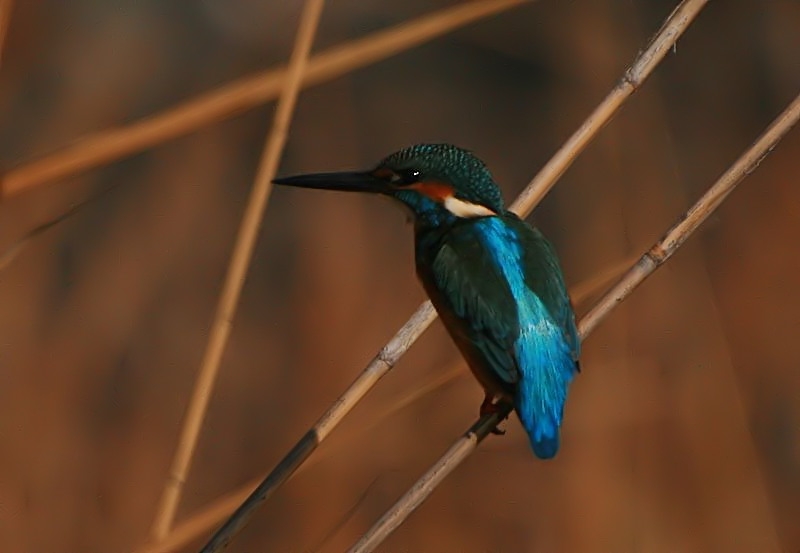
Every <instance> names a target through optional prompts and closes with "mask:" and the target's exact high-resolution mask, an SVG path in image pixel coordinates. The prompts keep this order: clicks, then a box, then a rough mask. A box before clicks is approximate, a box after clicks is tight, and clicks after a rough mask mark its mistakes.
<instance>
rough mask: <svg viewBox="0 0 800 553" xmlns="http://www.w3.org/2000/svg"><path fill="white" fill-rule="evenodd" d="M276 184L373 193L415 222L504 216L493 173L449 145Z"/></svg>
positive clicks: (428, 146)
mask: <svg viewBox="0 0 800 553" xmlns="http://www.w3.org/2000/svg"><path fill="white" fill-rule="evenodd" d="M274 182H275V183H276V184H283V185H288V186H297V187H302V188H319V189H324V190H344V191H354V192H372V193H376V194H384V195H387V196H391V197H393V198H395V199H397V200H399V201H401V202H403V203H404V204H406V205H407V206H408V207H410V208H411V210H412V211H413V213H414V215H415V217H416V219H417V221H418V222H419V223H422V224H428V225H434V226H435V225H439V224H443V223H447V222H452V221H453V220H455V219H459V218H461V219H464V218H473V217H486V216H490V215H495V214H500V213H502V212H503V209H504V208H503V197H502V195H501V194H500V189H499V188H498V186H497V184H495V182H494V179H493V178H492V175H491V173H489V170H488V169H487V168H486V165H484V164H483V162H482V161H481V160H479V159H478V158H477V157H475V156H474V155H473V154H472V153H470V152H469V151H467V150H464V149H462V148H458V147H456V146H452V145H450V144H417V145H416V146H410V147H408V148H405V149H403V150H400V151H399V152H395V153H394V154H392V155H390V156H388V157H387V158H385V159H384V160H383V161H381V162H380V163H379V164H378V166H377V167H376V168H375V169H372V170H371V171H364V172H352V173H319V174H313V175H299V176H295V177H286V178H282V179H276V180H275V181H274Z"/></svg>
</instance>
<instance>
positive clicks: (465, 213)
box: [444, 196, 497, 219]
mask: <svg viewBox="0 0 800 553" xmlns="http://www.w3.org/2000/svg"><path fill="white" fill-rule="evenodd" d="M444 208H445V209H446V210H447V211H449V212H450V213H452V214H453V215H455V216H456V217H461V218H462V219H471V218H473V217H488V216H490V215H497V213H495V212H494V211H492V210H491V209H489V208H488V207H486V206H483V205H478V204H473V203H471V202H467V201H464V200H459V199H458V198H456V197H455V196H448V197H446V198H445V199H444Z"/></svg>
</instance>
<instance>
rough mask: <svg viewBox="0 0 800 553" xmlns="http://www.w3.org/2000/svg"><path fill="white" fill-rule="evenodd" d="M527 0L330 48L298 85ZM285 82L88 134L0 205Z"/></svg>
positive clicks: (16, 180)
mask: <svg viewBox="0 0 800 553" xmlns="http://www.w3.org/2000/svg"><path fill="white" fill-rule="evenodd" d="M2 1H3V0H0V2H2ZM6 1H8V0H6ZM527 1H528V0H475V1H473V2H468V3H465V4H458V5H455V6H453V7H450V8H446V9H442V10H439V11H437V12H434V13H433V14H429V15H425V16H422V17H420V18H418V19H415V20H413V21H411V22H406V23H401V24H400V25H396V26H394V27H392V28H390V29H388V30H385V31H378V32H375V33H372V34H370V35H368V36H366V37H364V38H361V39H357V40H353V41H350V42H348V43H347V44H344V45H342V46H337V47H334V48H330V49H328V50H326V51H325V52H322V53H321V54H318V55H316V56H314V57H312V58H311V59H310V60H309V61H308V67H307V69H306V71H305V73H304V74H303V80H302V84H303V86H304V87H307V86H311V85H315V84H319V83H322V82H325V81H328V80H331V79H334V78H336V77H339V76H341V75H344V74H347V73H350V72H352V71H354V70H356V69H359V68H361V67H364V66H367V65H370V64H372V63H376V62H378V61H381V60H383V59H386V58H388V57H390V56H393V55H395V54H399V53H401V52H405V51H406V50H409V49H410V48H413V47H415V46H418V45H420V44H422V43H425V42H427V41H429V40H433V39H434V38H437V37H439V36H442V35H444V34H446V33H449V32H450V31H453V30H455V29H457V28H459V27H463V26H465V25H467V24H469V23H472V22H474V21H478V20H480V19H483V18H486V17H489V16H491V15H495V14H498V13H500V12H502V11H505V10H508V9H510V8H513V7H515V6H519V5H521V4H524V3H526V2H527ZM286 77H287V69H286V68H283V67H281V68H278V69H272V70H269V71H265V72H263V73H260V74H258V75H255V76H252V77H247V78H244V79H240V80H238V81H236V82H233V83H231V84H228V85H225V86H222V87H220V88H218V89H216V90H214V91H212V92H209V93H206V94H203V95H201V96H199V97H196V98H194V99H192V100H188V101H185V102H182V103H181V104H180V105H178V106H177V107H174V108H171V109H167V110H165V111H162V112H160V113H157V114H154V115H150V116H149V117H145V118H144V119H141V120H139V121H136V122H134V123H132V124H130V125H126V126H124V127H120V128H117V129H107V130H104V131H100V132H97V133H93V134H90V135H88V136H86V137H83V138H81V139H79V140H76V141H75V142H74V143H72V144H70V145H69V146H65V147H64V148H63V149H61V150H59V151H57V152H55V153H52V154H50V155H47V156H44V157H42V158H40V159H37V160H33V161H30V162H28V163H24V164H22V165H19V166H17V167H14V168H12V169H10V170H8V171H7V172H5V174H3V175H2V178H1V179H0V204H2V203H3V202H4V201H6V200H8V199H9V198H11V197H13V196H16V195H17V194H20V193H22V192H25V191H26V190H28V189H30V188H33V187H36V186H41V185H43V184H45V183H48V182H50V181H53V180H56V179H62V178H65V177H67V176H70V175H74V174H76V173H79V172H81V171H87V170H89V169H92V168H94V167H98V166H101V165H104V164H106V163H110V162H113V161H115V160H118V159H120V158H123V157H126V156H129V155H133V154H135V153H136V152H139V151H141V150H144V149H147V148H150V147H153V146H157V145H159V144H162V143H163V142H165V141H167V140H170V139H173V138H177V137H179V136H183V135H185V134H188V133H190V132H192V131H194V130H197V129H199V128H201V127H203V126H205V125H209V124H211V123H215V122H217V121H221V120H224V119H227V118H230V117H233V116H235V115H238V114H240V113H242V112H244V111H247V110H248V109H252V108H255V107H257V106H259V105H261V104H263V103H265V102H267V101H269V100H272V99H273V98H276V97H277V96H278V94H279V93H280V92H281V90H282V88H283V86H284V81H285V80H286Z"/></svg>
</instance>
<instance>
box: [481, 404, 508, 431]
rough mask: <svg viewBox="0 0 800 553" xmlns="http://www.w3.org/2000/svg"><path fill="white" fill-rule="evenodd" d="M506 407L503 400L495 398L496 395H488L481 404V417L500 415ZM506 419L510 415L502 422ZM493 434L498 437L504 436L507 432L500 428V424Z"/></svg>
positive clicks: (493, 429)
mask: <svg viewBox="0 0 800 553" xmlns="http://www.w3.org/2000/svg"><path fill="white" fill-rule="evenodd" d="M504 406H505V405H504V400H503V399H502V398H500V397H498V396H495V395H494V394H486V397H485V398H484V399H483V403H481V417H483V416H488V415H494V414H495V413H500V412H501V411H502V410H503V407H504ZM506 417H508V415H505V416H504V417H503V418H502V419H501V420H500V422H502V421H504V420H505V419H506ZM491 432H492V434H495V435H497V436H503V435H504V434H505V433H506V431H505V430H503V429H502V428H499V423H498V426H496V427H494V428H492V431H491Z"/></svg>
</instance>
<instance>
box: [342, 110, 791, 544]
mask: <svg viewBox="0 0 800 553" xmlns="http://www.w3.org/2000/svg"><path fill="white" fill-rule="evenodd" d="M798 119H800V96H798V97H797V98H795V100H794V101H793V102H792V103H791V104H790V105H789V107H787V108H786V110H785V111H784V112H783V113H782V114H781V115H780V116H779V117H778V118H777V119H776V120H775V121H773V123H772V124H771V125H770V126H769V127H768V128H767V130H766V131H765V132H764V134H762V135H761V136H760V137H759V138H758V140H756V142H755V143H753V145H752V146H750V148H749V149H748V150H747V151H746V152H745V153H744V154H742V156H741V157H740V158H739V159H738V160H737V161H736V162H735V163H734V164H733V165H732V166H731V167H730V168H729V169H728V170H727V171H726V172H725V174H723V175H722V176H721V177H720V178H719V180H718V181H717V182H715V183H714V185H713V186H711V188H709V189H708V191H707V192H706V193H705V194H704V195H703V197H702V198H700V200H699V201H698V202H697V203H696V204H695V205H694V206H692V207H691V208H690V209H689V211H687V212H686V213H685V214H684V215H683V216H682V217H680V218H679V219H678V222H677V223H676V224H675V225H674V226H673V227H672V228H671V229H669V230H668V231H667V233H666V234H665V235H664V237H663V238H662V239H661V240H659V241H658V242H657V243H656V244H654V245H653V247H652V248H650V249H649V250H648V251H647V252H645V254H644V255H643V256H642V257H641V258H640V259H639V261H638V262H637V263H636V264H635V265H633V267H631V268H630V270H629V271H628V272H627V273H626V274H625V275H624V276H623V277H622V278H621V279H620V281H619V282H618V283H617V284H616V285H615V286H614V287H612V288H611V289H610V290H609V291H608V292H607V293H606V294H605V295H604V296H603V297H602V298H601V299H600V301H598V302H597V304H596V305H595V306H594V308H593V309H592V310H591V311H590V312H589V313H587V314H586V316H585V317H583V319H581V321H580V324H579V325H578V330H579V333H580V335H581V340H583V339H585V338H586V337H587V336H588V335H589V334H591V332H592V331H593V330H594V329H595V328H596V327H597V325H598V324H600V322H602V320H603V319H605V318H606V317H607V316H608V314H609V313H611V311H612V310H613V309H614V308H615V307H616V306H617V305H619V304H620V303H622V301H623V300H625V298H627V297H628V296H629V295H630V293H631V292H632V291H633V290H634V289H636V287H637V286H639V285H640V284H641V283H642V282H643V281H644V279H646V278H647V277H648V276H650V275H651V274H652V273H653V271H655V270H656V269H657V268H658V267H660V266H661V265H662V264H663V263H664V262H666V261H667V260H668V259H669V258H670V257H671V256H672V254H674V253H675V251H676V250H677V249H678V248H679V247H680V246H681V244H683V243H684V242H685V241H686V239H687V238H689V236H691V235H692V233H693V232H694V231H695V230H697V227H699V226H700V224H701V223H702V222H703V221H704V220H705V219H706V218H707V217H708V216H709V215H710V214H711V213H712V212H713V211H714V210H715V209H717V207H719V206H720V204H721V203H722V202H723V200H725V198H726V197H727V196H728V194H730V193H731V192H732V191H733V189H734V188H735V187H736V185H737V184H738V183H739V182H741V180H742V179H743V178H744V177H746V176H747V175H749V174H750V173H751V172H752V171H753V170H754V169H755V168H756V167H757V166H758V164H759V163H760V162H761V160H762V159H764V157H765V156H766V155H767V154H768V153H769V152H770V151H771V150H772V148H774V147H775V145H776V144H777V143H778V141H780V139H781V138H782V137H783V136H784V135H785V134H786V133H787V132H788V131H789V129H791V128H792V126H794V125H795V123H797V120H798ZM507 414H508V413H505V415H507ZM499 418H500V417H498V415H492V416H491V417H484V418H481V419H480V420H478V422H476V423H475V424H474V425H473V426H472V428H470V430H469V431H468V432H467V433H466V434H465V435H464V436H463V437H462V438H460V439H459V440H458V441H457V442H456V443H454V444H453V446H452V447H451V448H450V449H449V450H448V451H447V452H446V453H445V454H444V455H443V456H442V457H441V458H440V459H439V460H438V461H437V462H436V463H435V464H434V465H433V466H432V467H431V468H430V469H429V470H428V472H426V473H425V474H424V475H423V476H422V478H420V479H419V480H417V482H416V483H415V484H414V485H413V486H412V487H411V489H409V490H408V491H407V492H406V494H405V495H404V496H403V497H401V498H400V499H399V500H398V501H397V503H395V504H394V505H393V506H392V507H391V508H390V509H389V510H388V511H387V512H386V513H385V514H384V515H383V516H382V517H381V518H380V519H379V520H378V521H377V522H376V523H375V524H374V525H373V526H372V528H370V529H369V530H368V531H367V533H365V534H364V535H363V536H362V537H361V539H360V540H359V541H358V542H357V543H356V544H355V545H353V547H352V548H350V549H349V550H348V553H368V552H370V551H373V550H374V549H375V548H376V547H377V546H378V545H380V544H381V543H382V542H383V540H384V539H386V537H387V536H389V534H391V533H392V532H393V531H394V530H395V529H396V528H397V527H398V526H400V524H402V523H403V521H404V520H405V519H406V518H408V516H409V515H410V514H411V513H412V512H414V510H415V509H416V508H417V507H418V506H419V505H420V504H421V503H422V502H423V501H425V499H426V498H427V497H428V496H429V495H430V494H431V492H433V490H434V489H435V488H436V486H438V485H439V484H440V483H441V482H442V481H443V480H444V478H445V477H446V476H447V475H448V474H450V473H451V472H452V471H453V470H454V469H455V468H456V467H457V466H458V465H459V464H461V462H462V461H463V460H464V459H466V458H467V457H468V456H469V455H470V453H472V452H473V451H475V449H476V448H477V446H478V444H479V443H480V442H481V440H483V438H485V437H486V436H487V435H488V433H489V431H490V430H491V429H492V428H494V426H495V425H496V424H497V422H498V420H499Z"/></svg>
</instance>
